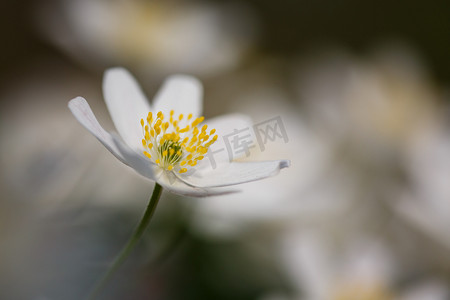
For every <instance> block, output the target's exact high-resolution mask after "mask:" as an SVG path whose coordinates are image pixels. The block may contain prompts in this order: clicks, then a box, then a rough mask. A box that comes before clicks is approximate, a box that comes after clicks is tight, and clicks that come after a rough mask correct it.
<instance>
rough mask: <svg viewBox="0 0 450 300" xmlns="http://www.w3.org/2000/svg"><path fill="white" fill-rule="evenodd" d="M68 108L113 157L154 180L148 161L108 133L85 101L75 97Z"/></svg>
mask: <svg viewBox="0 0 450 300" xmlns="http://www.w3.org/2000/svg"><path fill="white" fill-rule="evenodd" d="M69 109H70V110H71V111H72V113H73V115H74V116H75V118H76V119H77V120H78V122H80V123H81V125H83V126H84V127H85V128H86V129H87V130H88V131H89V132H90V133H92V134H93V135H94V136H95V137H96V138H97V139H98V140H99V141H100V142H101V143H102V144H103V145H104V146H105V147H106V149H108V150H109V151H110V152H111V153H112V154H113V155H114V156H115V157H117V158H118V159H119V160H120V161H121V162H123V163H124V164H126V165H127V166H129V167H131V168H133V169H135V170H136V171H137V172H138V173H139V174H141V175H143V176H145V177H147V178H149V179H152V180H154V176H153V171H152V168H151V165H150V162H149V161H146V160H145V158H144V157H140V156H139V155H138V153H136V152H134V151H133V150H132V149H130V147H128V146H127V145H125V144H124V143H123V142H122V141H121V140H120V139H119V138H117V137H115V136H113V135H111V134H110V133H108V132H107V131H106V130H105V129H103V127H102V126H101V125H100V123H98V121H97V119H96V118H95V115H94V113H93V112H92V110H91V108H90V106H89V104H88V103H87V101H86V100H85V99H84V98H82V97H77V98H74V99H72V100H70V101H69Z"/></svg>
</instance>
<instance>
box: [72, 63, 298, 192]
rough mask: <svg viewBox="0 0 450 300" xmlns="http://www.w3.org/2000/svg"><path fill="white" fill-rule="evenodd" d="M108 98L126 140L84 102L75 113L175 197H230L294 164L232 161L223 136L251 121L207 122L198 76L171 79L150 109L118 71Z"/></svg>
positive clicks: (109, 78)
mask: <svg viewBox="0 0 450 300" xmlns="http://www.w3.org/2000/svg"><path fill="white" fill-rule="evenodd" d="M103 93H104V98H105V102H106V106H107V107H108V110H109V113H110V115H111V118H112V120H113V123H114V125H115V127H116V129H117V131H118V133H119V135H120V137H119V136H117V135H115V134H111V133H108V132H107V131H106V130H104V129H103V128H102V126H101V125H100V124H99V123H98V121H97V119H96V118H95V116H94V114H93V112H92V110H91V108H90V107H89V104H88V103H87V102H86V100H85V99H84V98H82V97H77V98H75V99H72V100H71V101H70V102H69V108H70V110H71V111H72V113H73V114H74V116H75V117H76V118H77V120H78V121H79V122H80V123H81V124H82V125H83V126H84V127H85V128H86V129H87V130H89V131H90V132H91V133H92V134H93V135H94V136H95V137H96V138H97V139H98V140H99V141H100V142H101V143H102V144H103V145H104V146H105V147H106V148H107V149H108V150H109V151H110V152H111V153H112V154H113V155H114V156H115V157H117V158H118V159H119V160H120V161H121V162H123V163H124V164H126V165H128V166H129V167H131V168H133V169H134V170H136V171H137V172H138V173H139V174H141V175H143V176H145V177H147V178H149V179H150V180H153V181H156V182H157V183H159V184H160V185H162V186H163V187H165V188H167V189H168V190H170V191H172V192H175V193H178V194H182V195H188V196H206V195H214V194H223V193H228V192H232V191H231V190H228V189H224V187H226V186H232V185H235V184H240V183H245V182H250V181H254V180H259V179H263V178H266V177H269V176H273V175H275V174H277V173H278V171H279V170H280V169H282V168H285V167H288V166H289V164H290V162H289V161H288V160H274V161H261V162H236V161H230V160H229V157H228V155H227V154H226V150H225V149H226V147H225V140H224V139H223V136H224V135H227V134H230V133H233V130H234V129H238V128H239V129H241V128H248V127H250V126H251V122H250V119H249V118H248V117H246V116H244V115H239V114H231V115H225V116H220V117H216V118H214V119H211V120H209V121H205V122H204V117H202V116H200V115H201V113H202V86H201V83H200V82H199V81H198V80H197V79H195V78H193V77H190V76H186V75H174V76H171V77H169V78H168V79H167V80H166V81H165V83H164V84H163V87H162V88H161V90H160V91H159V92H158V93H157V95H156V97H155V99H154V101H153V103H152V104H150V103H149V102H148V101H147V99H146V97H145V96H144V94H143V92H142V91H141V89H140V87H139V86H138V84H137V82H136V81H135V79H134V78H133V77H132V76H131V74H129V73H128V72H127V71H126V70H124V69H122V68H114V69H110V70H107V71H106V73H105V76H104V80H103ZM212 149H219V150H216V151H214V152H213V151H212ZM221 150H222V151H221ZM212 153H215V154H214V156H213V157H212V156H209V155H210V154H212Z"/></svg>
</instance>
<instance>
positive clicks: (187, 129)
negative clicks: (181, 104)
mask: <svg viewBox="0 0 450 300" xmlns="http://www.w3.org/2000/svg"><path fill="white" fill-rule="evenodd" d="M188 131H189V125H188V126H186V127H184V128H183V129H181V130H180V133H185V132H188Z"/></svg>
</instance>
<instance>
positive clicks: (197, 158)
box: [195, 155, 204, 160]
mask: <svg viewBox="0 0 450 300" xmlns="http://www.w3.org/2000/svg"><path fill="white" fill-rule="evenodd" d="M203 158H204V156H203V155H200V156H198V157H196V158H195V159H196V160H202V159H203Z"/></svg>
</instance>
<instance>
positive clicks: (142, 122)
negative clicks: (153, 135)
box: [135, 119, 144, 126]
mask: <svg viewBox="0 0 450 300" xmlns="http://www.w3.org/2000/svg"><path fill="white" fill-rule="evenodd" d="M135 124H136V123H135ZM141 126H144V119H141Z"/></svg>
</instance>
